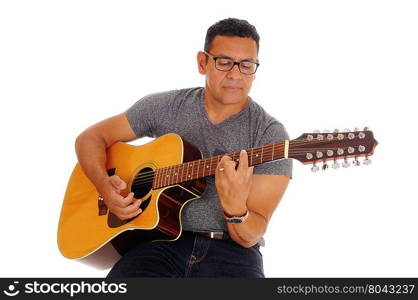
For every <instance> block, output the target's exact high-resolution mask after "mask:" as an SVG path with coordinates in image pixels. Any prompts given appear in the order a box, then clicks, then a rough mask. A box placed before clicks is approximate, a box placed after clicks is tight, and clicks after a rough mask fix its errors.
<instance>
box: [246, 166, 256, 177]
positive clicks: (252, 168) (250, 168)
mask: <svg viewBox="0 0 418 300" xmlns="http://www.w3.org/2000/svg"><path fill="white" fill-rule="evenodd" d="M253 173H254V167H249V168H248V172H247V175H248V176H249V177H251V175H253Z"/></svg>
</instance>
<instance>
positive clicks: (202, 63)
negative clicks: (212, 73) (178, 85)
mask: <svg viewBox="0 0 418 300" xmlns="http://www.w3.org/2000/svg"><path fill="white" fill-rule="evenodd" d="M206 64H207V61H206V55H205V53H203V52H202V51H199V52H197V67H198V69H199V73H200V74H202V75H205V74H206Z"/></svg>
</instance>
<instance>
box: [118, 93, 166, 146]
mask: <svg viewBox="0 0 418 300" xmlns="http://www.w3.org/2000/svg"><path fill="white" fill-rule="evenodd" d="M172 98H173V93H170V92H164V93H155V94H150V95H147V96H145V97H143V98H141V99H139V100H138V101H137V102H136V103H134V104H133V105H132V106H131V107H130V108H128V109H127V110H126V111H125V114H126V117H127V119H128V122H129V124H130V125H131V127H132V130H133V131H134V133H135V134H136V136H137V137H138V138H141V137H145V136H147V137H152V138H155V137H158V136H160V135H161V132H162V130H163V128H164V127H165V124H166V123H167V122H169V120H168V119H167V116H168V110H169V109H170V100H172Z"/></svg>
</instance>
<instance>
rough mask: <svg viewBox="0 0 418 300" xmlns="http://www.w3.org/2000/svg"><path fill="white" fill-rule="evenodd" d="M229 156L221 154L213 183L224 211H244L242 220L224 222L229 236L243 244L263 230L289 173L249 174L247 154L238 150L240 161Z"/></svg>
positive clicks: (257, 237)
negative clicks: (246, 214)
mask: <svg viewBox="0 0 418 300" xmlns="http://www.w3.org/2000/svg"><path fill="white" fill-rule="evenodd" d="M235 166H236V163H235V162H234V161H232V159H231V158H230V157H229V156H224V157H222V159H221V161H220V162H219V164H218V167H217V170H216V172H215V184H216V189H217V191H218V195H219V200H220V202H221V206H222V208H223V210H224V212H225V214H227V215H232V216H242V215H244V214H245V213H246V212H247V211H248V217H247V219H246V220H245V221H244V222H242V223H237V224H235V223H227V226H228V232H229V235H230V236H231V238H232V239H233V240H234V241H235V242H237V243H238V244H240V245H241V246H243V247H246V248H249V247H251V246H253V245H255V244H256V243H257V242H258V241H259V240H260V238H261V237H262V236H263V235H264V233H265V232H266V230H267V226H268V223H269V221H270V218H271V216H272V215H273V212H274V210H275V209H276V207H277V205H278V204H279V202H280V200H281V198H282V197H283V194H284V192H285V190H286V188H287V185H288V184H289V179H290V178H289V177H288V176H283V175H262V174H253V168H254V167H248V156H247V153H246V152H245V151H242V152H241V153H240V163H239V166H238V168H237V169H235Z"/></svg>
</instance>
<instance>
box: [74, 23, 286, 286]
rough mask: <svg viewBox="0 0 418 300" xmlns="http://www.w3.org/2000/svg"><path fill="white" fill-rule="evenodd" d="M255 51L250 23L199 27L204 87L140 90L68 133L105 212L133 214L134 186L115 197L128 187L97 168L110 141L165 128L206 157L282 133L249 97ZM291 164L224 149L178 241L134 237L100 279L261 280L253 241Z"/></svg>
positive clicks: (259, 237) (187, 211)
mask: <svg viewBox="0 0 418 300" xmlns="http://www.w3.org/2000/svg"><path fill="white" fill-rule="evenodd" d="M258 50H259V36H258V33H257V31H256V29H255V27H254V26H252V25H250V24H249V23H248V22H247V21H245V20H238V19H233V18H229V19H225V20H222V21H219V22H217V23H215V24H214V25H212V26H211V27H210V28H209V29H208V31H207V36H206V40H205V47H204V51H199V52H198V54H197V63H198V69H199V72H200V74H202V75H205V78H206V80H205V87H204V88H192V89H183V90H175V91H169V92H164V93H157V94H152V95H148V96H146V97H144V98H142V99H141V100H139V101H138V102H137V103H135V104H134V105H133V106H132V107H131V108H129V109H128V110H127V111H126V112H124V113H121V114H119V115H116V116H114V117H111V118H109V119H106V120H104V121H101V122H99V123H97V124H95V125H93V126H91V127H90V128H88V129H86V130H85V131H84V132H83V133H81V134H80V135H79V136H78V137H77V140H76V151H77V156H78V159H79V162H80V165H81V166H82V168H83V170H84V172H85V173H86V175H87V176H88V177H89V178H90V180H91V181H92V182H93V183H94V185H95V186H96V188H97V190H98V192H99V193H100V194H101V195H103V197H104V199H105V203H106V205H107V206H108V208H109V210H110V211H111V212H113V213H114V214H115V215H116V216H118V217H119V218H120V219H122V220H126V219H130V218H133V217H136V216H138V215H139V214H140V213H141V209H140V208H139V206H140V204H141V201H140V200H138V199H134V198H133V193H130V194H129V195H128V196H126V197H123V196H121V195H120V194H121V191H122V190H124V189H126V188H127V184H126V183H125V182H123V181H122V180H121V179H120V178H119V177H118V176H116V175H114V176H108V174H107V172H106V169H105V161H106V152H105V150H106V148H107V147H109V146H111V145H112V144H114V143H115V142H119V141H122V142H128V141H132V140H135V139H137V138H139V137H143V136H150V137H159V136H161V135H164V134H166V133H170V132H174V133H177V134H178V135H180V136H182V137H183V138H184V139H185V140H186V141H189V142H190V143H192V144H193V145H194V146H196V147H197V148H199V149H200V150H201V151H202V153H203V155H204V157H211V156H215V155H219V154H223V153H229V152H234V151H238V150H241V149H248V148H251V147H256V146H261V145H266V144H271V143H274V142H277V141H280V140H283V139H288V136H287V133H286V130H285V128H284V127H283V125H282V124H281V123H279V122H278V121H277V120H275V119H274V118H273V117H271V116H270V115H268V114H267V113H266V112H265V111H264V110H263V109H262V108H261V107H260V106H259V105H258V104H257V103H255V102H254V101H253V100H252V99H251V98H250V97H249V96H248V94H249V92H250V89H251V85H252V82H253V80H254V79H255V72H256V71H257V67H258V65H259V63H258ZM291 170H292V165H291V161H290V160H278V161H275V162H271V163H267V164H262V165H258V166H256V167H255V169H254V167H249V166H248V157H247V153H246V152H245V151H241V154H240V160H239V165H238V167H237V168H236V163H235V162H234V161H232V159H231V158H230V157H229V156H223V157H222V159H221V160H220V162H219V165H218V166H217V170H216V172H215V176H214V178H213V176H209V177H207V178H206V179H207V183H208V187H207V190H206V191H205V193H204V194H203V195H202V197H201V198H200V199H196V200H193V201H191V202H189V203H188V204H187V205H186V206H185V207H184V209H183V211H182V216H181V218H182V228H183V233H182V235H181V236H180V238H179V239H178V240H176V241H174V242H171V241H170V242H164V241H158V242H139V243H138V245H137V246H136V247H134V248H132V249H131V250H130V251H128V252H127V253H126V254H125V255H124V256H123V257H122V258H121V259H120V260H119V261H118V262H117V263H116V264H115V266H114V267H113V268H112V270H111V271H110V273H109V275H108V277H110V278H112V277H126V276H137V277H148V276H149V277H264V271H263V261H262V255H261V253H260V251H259V246H260V244H262V243H263V241H264V240H263V235H264V233H265V232H266V230H267V225H268V223H269V220H270V218H271V216H272V214H273V212H274V210H275V208H276V207H277V205H278V203H279V201H280V199H281V198H282V196H283V194H284V192H285V190H286V187H287V185H288V182H289V178H290V177H291ZM232 219H234V220H235V221H237V220H238V222H239V223H232V221H231V220H232Z"/></svg>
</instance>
